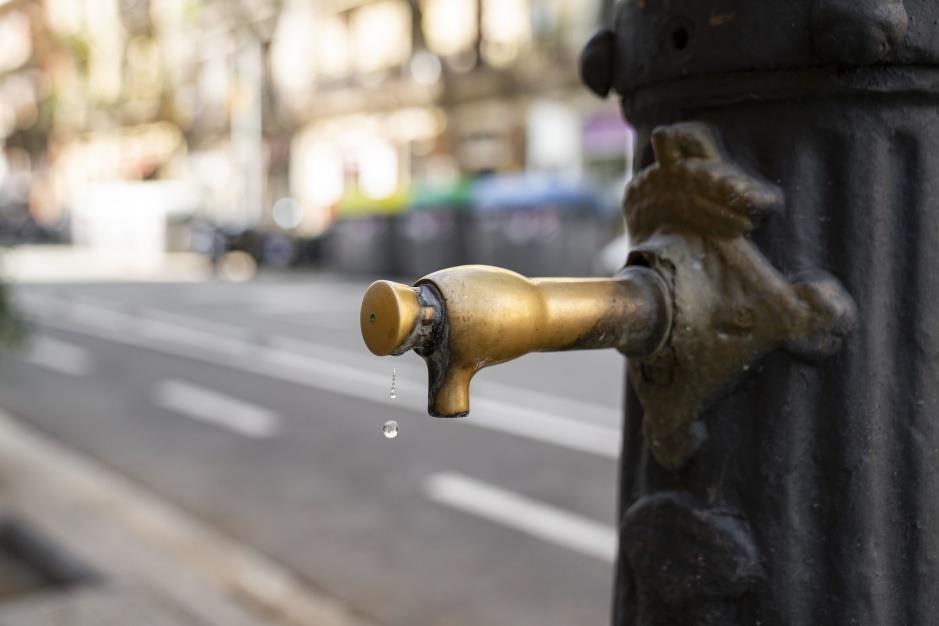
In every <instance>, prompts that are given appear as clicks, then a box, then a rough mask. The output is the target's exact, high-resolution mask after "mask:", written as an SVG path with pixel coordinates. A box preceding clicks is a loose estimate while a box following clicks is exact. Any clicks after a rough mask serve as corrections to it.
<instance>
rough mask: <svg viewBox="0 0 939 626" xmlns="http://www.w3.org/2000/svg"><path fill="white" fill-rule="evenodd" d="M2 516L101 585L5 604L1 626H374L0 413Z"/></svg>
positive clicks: (55, 591) (0, 607) (245, 549)
mask: <svg viewBox="0 0 939 626" xmlns="http://www.w3.org/2000/svg"><path fill="white" fill-rule="evenodd" d="M0 513H2V514H3V515H4V516H6V517H9V516H13V517H15V518H17V519H18V520H20V521H25V522H26V523H27V524H28V526H29V527H30V528H34V529H36V530H37V531H38V532H39V533H40V534H41V535H43V536H44V537H45V538H46V539H49V540H51V542H52V543H54V544H55V546H56V547H57V548H58V549H61V550H62V551H63V552H64V553H66V554H68V555H70V556H71V557H74V558H75V559H77V560H78V561H80V562H81V563H82V564H83V566H85V567H87V568H89V569H90V570H91V571H93V572H95V574H96V577H97V580H95V581H93V582H88V583H83V584H77V585H74V586H72V587H70V588H67V590H58V589H51V590H43V591H39V592H36V593H32V594H28V595H24V596H22V598H19V597H18V598H15V599H13V600H12V601H8V602H4V603H2V604H0V626H33V625H35V626H40V625H41V626H60V625H61V626H123V625H127V626H131V625H132V626H373V623H372V622H370V621H369V620H367V619H366V618H364V617H362V616H358V615H356V614H355V613H354V612H353V611H352V610H350V609H349V608H348V607H346V606H343V605H342V604H341V603H339V602H338V601H336V600H335V599H333V598H331V597H329V596H327V595H325V594H323V593H320V592H317V591H315V590H312V589H310V588H308V587H306V586H304V585H303V583H302V582H300V581H299V580H297V579H296V578H295V577H294V576H293V575H292V574H291V573H290V572H288V571H287V570H285V569H284V568H282V567H281V566H279V565H278V564H276V563H273V562H272V561H270V560H268V559H267V558H266V557H264V556H263V555H261V554H259V553H257V552H256V551H254V550H253V549H251V548H250V547H247V546H244V545H241V544H238V543H236V542H234V541H232V540H231V539H228V538H227V537H224V536H222V535H220V534H219V533H217V532H215V531H213V530H212V529H210V528H208V527H207V526H205V525H203V524H202V523H200V522H198V521H197V520H194V519H193V518H191V517H189V516H188V515H187V514H186V513H185V512H183V511H181V510H179V509H177V508H175V507H174V506H173V505H171V504H169V503H167V502H164V501H161V500H159V499H158V498H156V497H155V496H153V495H151V494H149V493H147V492H145V491H144V490H142V489H141V488H140V487H137V486H136V485H134V484H132V483H131V482H130V481H128V480H127V479H125V478H123V477H122V476H120V475H117V474H115V473H113V472H111V471H109V470H107V469H106V468H104V467H102V466H101V465H99V464H98V463H96V462H94V461H92V460H90V459H88V458H85V457H82V456H80V455H79V454H77V453H75V452H72V451H70V450H67V449H65V448H64V447H62V446H60V445H59V444H57V443H55V442H53V441H51V440H50V439H48V438H46V437H44V436H43V435H40V434H38V433H36V432H35V431H32V430H30V429H29V428H28V427H25V426H23V425H21V424H20V423H19V422H17V421H16V420H15V419H13V418H12V417H10V416H9V415H6V414H4V413H2V412H0Z"/></svg>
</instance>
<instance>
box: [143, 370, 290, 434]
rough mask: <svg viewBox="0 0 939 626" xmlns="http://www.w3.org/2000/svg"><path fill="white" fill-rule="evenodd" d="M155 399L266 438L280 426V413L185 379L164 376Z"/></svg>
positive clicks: (199, 417)
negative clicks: (167, 378)
mask: <svg viewBox="0 0 939 626" xmlns="http://www.w3.org/2000/svg"><path fill="white" fill-rule="evenodd" d="M153 400H154V402H155V403H156V404H157V405H158V406H160V407H162V408H164V409H166V410H168V411H172V412H174V413H178V414H180V415H184V416H186V417H190V418H192V419H195V420H199V421H202V422H206V423H209V424H215V425H216V426H222V427H224V428H228V429H229V430H233V431H234V432H236V433H239V434H241V435H244V436H246V437H254V438H256V439H264V438H267V437H272V436H274V435H275V434H276V433H277V431H278V430H280V416H279V415H278V414H277V413H275V412H274V411H271V410H269V409H266V408H264V407H262V406H258V405H256V404H251V403H250V402H245V401H244V400H239V399H237V398H233V397H231V396H229V395H226V394H223V393H219V392H217V391H213V390H211V389H208V388H206V387H200V386H199V385H193V384H192V383H188V382H185V381H182V380H162V381H160V382H159V383H157V384H156V385H155V386H154V388H153Z"/></svg>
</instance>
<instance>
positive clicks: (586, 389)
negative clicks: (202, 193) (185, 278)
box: [0, 275, 623, 626]
mask: <svg viewBox="0 0 939 626" xmlns="http://www.w3.org/2000/svg"><path fill="white" fill-rule="evenodd" d="M364 288H365V284H364V283H361V282H354V281H344V280H340V279H336V278H329V277H322V276H314V275H292V276H282V277H261V278H259V279H256V280H254V281H252V282H250V283H245V284H231V283H224V282H216V281H208V282H199V283H188V284H187V283H179V284H172V283H137V284H121V283H112V284H77V283H72V284H59V285H54V284H43V285H40V284H35V285H18V286H17V287H16V288H15V299H16V302H17V303H18V304H19V306H20V307H21V308H22V309H23V310H24V311H26V312H27V313H28V314H29V316H30V318H31V319H32V320H33V323H34V325H35V328H34V332H33V335H32V341H31V342H30V344H29V345H28V346H27V347H26V348H25V349H24V350H22V351H20V352H19V353H6V354H4V355H2V356H0V398H2V400H0V405H2V407H3V408H4V409H6V410H8V411H10V412H11V413H13V414H14V415H17V416H18V417H20V418H22V419H24V420H26V421H27V422H29V423H30V424H32V425H34V426H35V427H36V428H38V429H40V430H42V431H44V432H46V433H48V434H49V435H51V436H52V437H54V438H55V439H57V440H59V441H62V442H64V443H66V444H68V445H70V446H73V447H75V448H77V449H80V450H82V451H84V452H86V453H88V454H90V455H92V456H94V457H95V458H97V459H99V460H101V461H103V462H104V463H106V464H107V465H108V466H110V467H112V468H114V469H116V470H118V471H120V472H121V473H123V474H125V475H127V476H129V477H131V478H132V479H134V480H135V481H137V482H139V483H141V484H142V485H144V486H146V487H147V488H148V489H150V490H152V491H154V492H155V493H157V494H159V495H160V496H162V497H164V498H166V499H168V500H170V501H172V502H174V503H176V504H178V505H180V506H182V507H184V508H185V509H187V510H188V511H190V512H191V513H193V514H194V515H196V516H198V517H199V518H201V519H203V520H205V521H207V522H208V523H210V524H211V525H213V526H214V527H216V528H218V529H220V530H222V531H223V532H225V533H227V534H229V535H231V536H233V537H235V538H237V539H238V540H240V541H243V542H245V543H248V544H250V545H252V546H254V547H256V548H257V549H259V550H261V551H263V552H264V553H265V554H267V555H268V556H270V557H272V558H274V559H276V560H278V561H280V562H281V563H283V564H285V565H287V566H288V567H290V568H291V569H292V570H294V571H295V572H297V573H298V574H299V575H300V576H301V577H302V578H303V579H304V580H305V581H307V582H308V583H309V584H310V585H312V586H314V587H316V588H318V589H320V590H325V591H327V592H329V593H330V594H333V595H335V596H336V597H338V598H340V599H341V600H343V601H344V602H346V603H348V604H349V605H351V606H353V607H355V608H356V609H357V610H359V611H361V612H362V613H364V614H367V615H369V616H371V617H372V618H374V619H375V620H376V621H377V622H378V623H381V624H387V625H388V626H438V625H444V624H446V625H447V626H492V625H508V624H511V625H513V626H523V625H528V624H531V625H539V626H571V625H574V624H576V625H578V626H601V625H603V624H606V623H607V622H608V612H609V611H608V607H609V595H610V588H611V585H612V558H613V552H614V549H615V532H614V505H615V498H616V493H615V486H616V470H617V466H616V457H617V454H618V448H619V437H620V435H619V425H620V415H619V403H620V394H621V387H622V368H623V362H622V359H621V358H620V357H619V356H617V355H616V354H614V353H611V352H581V353H571V354H566V355H557V354H539V355H530V356H528V357H525V358H523V359H520V360H519V361H517V362H513V363H510V364H506V365H502V366H498V367H495V368H492V369H489V370H485V371H484V372H482V373H481V374H480V375H478V376H477V379H476V381H474V384H473V398H472V403H473V408H472V413H471V415H470V417H468V418H465V419H461V420H436V419H433V418H430V417H428V416H427V415H426V412H425V409H426V387H425V384H426V373H425V371H424V369H423V363H422V362H421V360H420V359H419V358H418V357H417V356H416V355H413V354H409V355H405V356H403V357H397V358H391V357H389V358H385V359H379V358H377V357H372V356H371V355H369V354H368V353H367V351H366V350H365V348H364V346H363V345H362V342H361V339H360V337H359V333H358V304H359V298H360V296H361V294H362V292H363V291H364ZM392 367H394V368H395V369H396V372H397V389H398V397H397V398H394V399H392V398H390V397H389V393H388V392H389V387H390V383H391V373H392ZM389 419H394V420H397V421H398V422H399V424H400V433H399V435H398V437H397V438H395V439H386V438H384V437H383V435H382V425H383V424H384V422H385V421H386V420H389Z"/></svg>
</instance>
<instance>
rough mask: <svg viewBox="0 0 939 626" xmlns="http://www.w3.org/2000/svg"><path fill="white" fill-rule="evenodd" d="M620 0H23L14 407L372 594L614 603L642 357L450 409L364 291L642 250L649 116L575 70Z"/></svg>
mask: <svg viewBox="0 0 939 626" xmlns="http://www.w3.org/2000/svg"><path fill="white" fill-rule="evenodd" d="M612 5H613V2H612V1H611V0H374V1H367V0H0V141H2V151H0V244H2V245H3V246H4V252H3V257H2V266H0V273H2V275H3V277H4V280H5V281H6V282H7V288H6V292H7V297H6V298H5V300H7V301H8V302H5V303H2V304H3V309H2V310H3V312H5V317H6V320H7V323H6V327H7V330H4V331H3V332H2V333H0V337H6V338H7V343H9V344H11V348H10V349H8V350H7V351H5V352H3V353H2V354H0V408H2V409H4V410H6V411H8V412H9V413H10V414H11V415H12V416H13V417H14V418H15V419H16V420H20V421H22V422H23V423H24V424H27V425H28V426H29V427H30V428H35V429H38V430H39V431H41V432H43V433H44V434H45V435H46V436H49V437H50V438H52V439H53V440H55V441H57V442H59V443H62V444H64V445H65V446H67V447H68V448H69V449H74V450H77V451H79V452H80V453H82V454H84V455H87V456H88V457H89V458H92V459H95V460H96V461H100V462H101V463H103V464H104V466H106V467H108V468H110V469H111V470H112V471H114V472H116V473H117V474H118V475H120V476H122V477H125V478H128V479H130V480H132V481H133V482H134V483H135V484H139V485H140V486H141V487H142V488H144V489H146V490H147V492H148V493H153V494H155V495H156V496H157V497H159V498H161V499H163V500H165V501H166V502H167V503H169V504H171V505H172V506H175V507H179V509H180V510H181V511H183V512H185V513H186V514H187V515H192V516H193V517H194V518H195V519H198V520H200V522H202V523H205V524H208V525H209V526H211V527H212V528H213V529H215V530H217V531H218V532H219V533H221V534H223V535H224V536H225V537H229V538H232V539H233V540H235V541H238V542H242V543H243V544H244V545H246V546H250V547H251V548H252V549H256V550H258V551H259V553H261V554H263V555H265V556H266V557H268V558H270V559H271V560H272V562H276V563H277V564H279V565H282V566H283V567H285V568H286V569H287V570H288V571H289V572H291V573H292V575H296V576H297V577H298V579H299V580H302V581H303V583H304V584H305V585H309V587H310V588H311V589H316V590H319V591H320V592H323V593H324V594H326V595H327V596H328V597H330V598H335V599H336V601H337V602H340V603H342V604H343V605H344V606H347V607H349V610H350V611H351V612H352V613H354V614H356V615H360V616H363V619H367V620H372V622H373V623H376V624H388V625H401V626H430V625H438V624H440V625H443V624H447V625H459V626H464V625H465V626H470V625H482V624H513V625H518V624H539V625H543V626H552V625H556V626H562V625H567V626H569V625H571V624H579V625H590V624H596V625H600V624H603V623H606V621H607V620H608V605H609V594H610V591H611V586H612V579H611V572H612V560H613V555H614V551H615V530H614V527H615V520H614V517H613V515H614V507H615V502H616V467H617V465H616V459H617V456H618V453H619V442H620V433H619V427H620V409H619V405H620V396H621V393H622V381H623V363H622V360H621V358H619V357H618V356H616V355H615V354H607V353H577V354H570V355H532V356H529V357H526V358H524V359H521V360H520V361H518V362H515V363H511V364H508V365H505V366H500V367H499V368H495V369H494V370H487V371H485V372H483V373H482V374H480V375H479V376H478V378H477V381H476V382H474V398H473V402H474V408H473V413H472V416H471V417H470V418H467V419H466V420H460V421H452V422H451V421H447V420H443V421H438V420H433V419H431V418H429V417H427V416H426V406H425V403H426V373H425V372H424V369H423V363H422V362H421V361H420V359H419V358H417V357H416V356H414V355H409V356H407V357H402V358H400V359H385V360H382V359H378V358H375V357H371V356H370V355H369V354H368V353H367V351H366V350H365V348H364V346H363V345H362V342H361V339H360V338H359V333H358V303H359V299H360V297H361V294H362V292H363V291H364V289H365V287H366V286H367V284H368V281H369V280H371V279H373V278H376V277H384V278H395V277H397V278H400V279H402V280H413V279H416V278H417V277H419V276H421V275H423V274H425V273H428V272H431V271H433V270H435V269H439V268H442V267H446V266H450V265H457V264H463V263H487V264H493V265H500V266H504V267H508V268H511V269H514V270H517V271H520V272H522V273H525V274H527V275H603V274H609V273H611V272H613V271H615V270H616V269H618V267H619V266H620V265H621V264H622V263H623V261H624V259H625V255H626V249H627V247H628V242H627V238H626V236H625V234H624V232H623V221H622V217H621V213H620V208H619V205H620V201H621V197H622V193H623V188H624V186H625V184H626V182H627V179H628V176H629V172H630V170H631V168H632V143H633V134H632V131H631V129H630V128H629V127H628V125H627V124H626V123H625V122H623V120H622V118H621V113H620V111H619V109H618V106H617V103H616V102H613V101H606V102H604V101H600V100H598V99H596V98H594V97H592V96H591V95H590V94H589V93H588V92H587V90H586V89H584V88H582V87H581V85H580V84H579V81H578V78H577V71H576V66H577V57H578V55H579V52H580V50H581V48H582V47H583V45H584V44H585V43H586V41H587V40H588V39H589V37H590V36H591V35H592V34H593V33H594V32H596V31H597V30H598V29H599V28H601V26H602V25H603V24H606V23H608V22H609V21H610V19H611V13H612V9H613V7H612ZM393 367H394V368H395V373H396V377H395V380H396V389H397V392H398V393H397V397H396V398H392V397H390V396H389V388H390V385H391V378H392V368H393ZM388 419H394V420H396V421H397V422H398V423H399V424H400V427H401V430H400V436H399V437H397V438H396V439H394V440H390V441H389V440H386V439H385V438H383V437H382V424H383V423H384V422H385V421H386V420H388ZM4 479H5V480H12V481H15V480H16V477H15V476H7V477H4ZM0 502H2V496H0ZM0 565H2V564H0ZM0 569H2V568H0ZM0 586H2V585H0ZM0 596H2V594H0ZM0 615H2V613H0Z"/></svg>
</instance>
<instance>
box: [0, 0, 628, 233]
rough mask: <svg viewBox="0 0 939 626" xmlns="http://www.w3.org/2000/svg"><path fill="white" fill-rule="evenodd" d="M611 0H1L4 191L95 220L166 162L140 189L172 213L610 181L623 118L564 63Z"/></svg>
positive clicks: (309, 209) (224, 215)
mask: <svg viewBox="0 0 939 626" xmlns="http://www.w3.org/2000/svg"><path fill="white" fill-rule="evenodd" d="M608 5H609V3H608V2H604V0H370V1H363V0H6V1H4V0H0V136H3V137H4V138H5V139H4V155H5V156H4V159H3V160H2V161H3V162H2V164H0V165H2V167H0V178H2V180H3V183H2V185H0V193H2V194H3V197H4V198H5V199H7V197H8V196H9V197H10V198H16V199H18V201H19V202H21V203H22V204H23V205H24V206H28V207H29V210H30V211H31V212H32V214H33V215H35V216H36V217H37V218H38V219H40V220H45V221H55V220H60V219H63V218H65V217H68V218H69V219H72V220H78V221H81V220H82V219H83V216H84V217H87V218H88V220H89V223H93V222H94V221H95V219H92V218H96V217H99V216H97V215H95V214H96V212H101V211H105V210H114V211H122V212H127V211H128V209H127V206H126V205H136V204H140V202H139V201H138V198H139V197H140V196H138V195H135V193H134V192H133V187H132V186H128V184H129V183H134V184H137V183H141V182H142V181H160V182H153V186H152V189H159V192H160V193H158V194H148V196H147V197H149V198H153V197H158V198H160V200H159V204H160V206H159V207H153V208H152V211H155V212H157V213H162V214H165V215H166V216H168V218H169V219H172V218H173V216H175V215H180V216H185V215H189V214H192V213H193V212H196V213H198V214H199V215H200V216H202V217H204V218H205V219H207V220H210V221H213V222H216V223H222V224H233V225H242V226H244V225H258V224H262V225H263V224H271V223H274V222H276V223H277V224H279V225H280V226H281V227H284V228H287V227H289V228H295V229H298V230H300V231H303V232H309V233H316V232H319V231H321V230H323V229H324V228H326V227H327V226H328V225H329V223H330V221H331V220H332V217H333V215H334V211H335V208H336V206H337V205H339V204H341V202H343V200H344V199H347V198H350V197H353V198H362V199H365V200H367V201H372V202H376V203H381V202H392V201H394V198H396V197H398V196H400V195H402V194H404V193H406V192H407V190H408V188H409V187H411V186H412V185H414V184H416V183H426V182H441V183H445V182H447V181H456V180H458V179H460V178H466V177H472V176H476V175H479V174H482V173H491V172H511V171H520V170H526V169H528V170H537V171H547V172H552V173H555V174H557V175H561V176H571V177H582V176H585V175H589V176H592V177H594V178H596V179H598V180H599V181H600V183H601V184H608V183H610V182H612V181H614V180H616V179H617V178H618V177H620V176H621V175H622V173H623V172H624V171H627V170H628V169H629V164H628V163H627V161H628V158H629V156H628V146H629V140H628V135H627V133H628V131H627V129H626V128H625V126H624V125H623V124H622V122H621V121H620V120H619V114H618V112H617V111H616V108H615V105H611V104H605V103H600V102H597V101H595V100H593V99H591V98H590V97H589V96H588V95H587V94H586V93H585V92H584V90H582V88H581V87H580V86H579V84H578V82H577V74H576V69H575V68H576V58H577V55H578V54H579V51H580V49H581V47H582V45H583V43H584V42H585V41H586V40H587V39H588V38H589V36H590V35H591V34H592V33H593V32H594V31H595V30H596V29H597V28H598V26H599V23H600V22H601V21H602V20H603V19H604V15H606V14H607V13H608V12H609V6H608ZM118 183H121V184H122V185H123V186H121V184H118ZM115 185H117V187H115ZM17 194H19V195H17ZM285 198H289V199H290V202H289V203H285V202H284V201H283V200H284V199H285ZM103 199H110V200H108V201H105V200H103ZM144 204H145V203H144ZM102 205H114V207H115V208H113V209H104V208H102ZM83 207H84V208H83ZM277 207H280V213H278V211H277V210H275V209H276V208H277ZM285 207H287V208H289V209H290V210H289V211H287V210H286V209H285ZM147 210H149V209H143V208H142V209H140V212H141V213H145V212H147ZM288 213H289V214H288ZM142 219H144V221H146V219H150V218H142ZM77 230H78V231H79V232H80V231H81V228H78V229H77ZM73 231H75V228H74V227H73ZM89 236H91V235H89ZM101 236H104V235H101ZM164 243H165V242H164V241H162V240H161V241H159V242H157V243H156V244H155V245H163V244H164Z"/></svg>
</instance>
